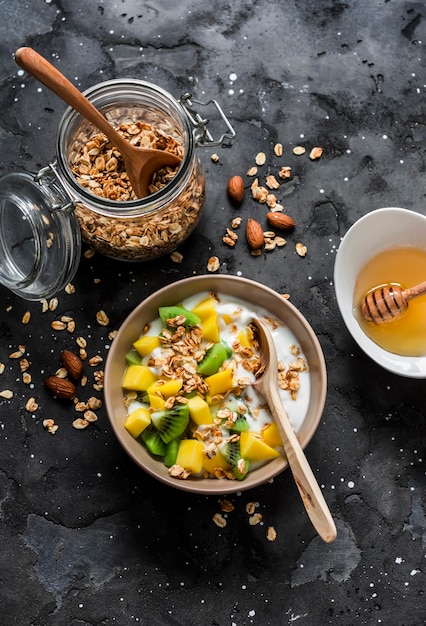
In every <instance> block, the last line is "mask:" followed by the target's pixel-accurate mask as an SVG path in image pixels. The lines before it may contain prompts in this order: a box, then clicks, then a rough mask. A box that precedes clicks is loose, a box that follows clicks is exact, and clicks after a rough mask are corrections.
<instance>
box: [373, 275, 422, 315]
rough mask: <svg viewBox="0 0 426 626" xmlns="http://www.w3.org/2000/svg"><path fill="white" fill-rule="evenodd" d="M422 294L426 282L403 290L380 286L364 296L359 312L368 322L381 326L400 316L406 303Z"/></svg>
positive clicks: (393, 286)
mask: <svg viewBox="0 0 426 626" xmlns="http://www.w3.org/2000/svg"><path fill="white" fill-rule="evenodd" d="M424 293H426V281H424V282H423V283H420V284H419V285H415V286H414V287H410V288H409V289H404V290H402V289H401V287H399V286H398V285H382V286H381V287H378V288H377V289H374V290H373V291H370V293H368V294H367V295H366V296H365V298H364V300H363V302H362V304H361V312H362V314H363V316H364V317H365V319H366V320H368V321H369V322H374V323H375V324H383V323H384V322H389V321H390V320H393V319H395V318H396V317H399V316H400V315H402V314H403V313H404V311H405V310H406V308H407V307H408V301H409V300H412V299H413V298H416V297H417V296H421V295H422V294H424Z"/></svg>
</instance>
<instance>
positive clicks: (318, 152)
mask: <svg viewBox="0 0 426 626" xmlns="http://www.w3.org/2000/svg"><path fill="white" fill-rule="evenodd" d="M322 153H323V149H322V148H319V147H318V146H316V147H315V148H312V150H311V151H310V153H309V158H310V159H312V161H315V159H319V158H320V157H321V156H322Z"/></svg>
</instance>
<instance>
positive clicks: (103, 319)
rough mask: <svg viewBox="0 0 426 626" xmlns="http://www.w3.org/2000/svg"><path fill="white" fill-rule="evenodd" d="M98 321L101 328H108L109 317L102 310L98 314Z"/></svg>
mask: <svg viewBox="0 0 426 626" xmlns="http://www.w3.org/2000/svg"><path fill="white" fill-rule="evenodd" d="M96 321H97V322H98V324H99V325H100V326H108V324H109V317H108V315H107V314H106V313H105V311H103V310H102V309H101V310H100V311H98V312H97V313H96Z"/></svg>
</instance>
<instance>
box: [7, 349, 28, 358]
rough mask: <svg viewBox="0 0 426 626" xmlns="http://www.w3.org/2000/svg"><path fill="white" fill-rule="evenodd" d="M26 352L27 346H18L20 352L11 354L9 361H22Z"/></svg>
mask: <svg viewBox="0 0 426 626" xmlns="http://www.w3.org/2000/svg"><path fill="white" fill-rule="evenodd" d="M24 352H25V346H18V350H16V351H15V352H12V354H9V359H20V358H21V356H22V355H23V354H24Z"/></svg>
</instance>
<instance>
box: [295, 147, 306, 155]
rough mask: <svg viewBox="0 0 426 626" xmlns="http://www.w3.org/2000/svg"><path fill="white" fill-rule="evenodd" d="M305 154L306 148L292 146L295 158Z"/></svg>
mask: <svg viewBox="0 0 426 626" xmlns="http://www.w3.org/2000/svg"><path fill="white" fill-rule="evenodd" d="M305 152H306V148H304V147H303V146H294V148H293V154H295V155H296V156H300V155H301V154H305Z"/></svg>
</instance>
